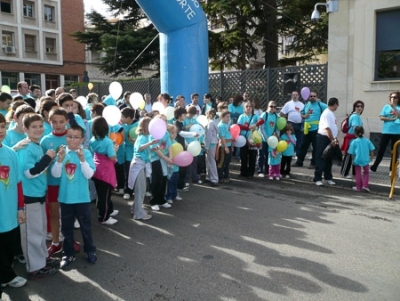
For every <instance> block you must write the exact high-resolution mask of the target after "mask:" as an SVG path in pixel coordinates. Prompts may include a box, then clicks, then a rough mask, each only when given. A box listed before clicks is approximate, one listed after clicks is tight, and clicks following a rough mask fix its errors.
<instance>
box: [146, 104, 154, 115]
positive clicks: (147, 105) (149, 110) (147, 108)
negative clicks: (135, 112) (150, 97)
mask: <svg viewBox="0 0 400 301" xmlns="http://www.w3.org/2000/svg"><path fill="white" fill-rule="evenodd" d="M144 109H145V110H146V112H147V113H150V112H151V111H152V110H153V109H152V104H151V103H146V105H145V106H144Z"/></svg>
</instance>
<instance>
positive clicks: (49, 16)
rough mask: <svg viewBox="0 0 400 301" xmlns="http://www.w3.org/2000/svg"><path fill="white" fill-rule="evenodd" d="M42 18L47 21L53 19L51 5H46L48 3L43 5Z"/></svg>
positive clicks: (52, 20)
mask: <svg viewBox="0 0 400 301" xmlns="http://www.w3.org/2000/svg"><path fill="white" fill-rule="evenodd" d="M44 19H45V20H46V21H49V22H54V21H55V17H54V7H53V6H48V5H45V6H44Z"/></svg>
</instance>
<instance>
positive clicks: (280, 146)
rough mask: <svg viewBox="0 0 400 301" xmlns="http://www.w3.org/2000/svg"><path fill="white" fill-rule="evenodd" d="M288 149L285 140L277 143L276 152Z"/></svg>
mask: <svg viewBox="0 0 400 301" xmlns="http://www.w3.org/2000/svg"><path fill="white" fill-rule="evenodd" d="M287 148H288V143H287V142H286V141H285V140H281V141H279V142H278V145H277V146H276V150H277V151H278V152H280V153H282V152H284V151H285V150H286V149H287Z"/></svg>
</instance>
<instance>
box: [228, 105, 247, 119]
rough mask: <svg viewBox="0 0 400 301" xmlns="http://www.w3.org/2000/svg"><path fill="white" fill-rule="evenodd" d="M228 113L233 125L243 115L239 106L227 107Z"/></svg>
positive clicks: (242, 110)
mask: <svg viewBox="0 0 400 301" xmlns="http://www.w3.org/2000/svg"><path fill="white" fill-rule="evenodd" d="M228 111H229V112H230V113H231V119H232V122H233V123H236V122H237V120H238V118H239V116H240V115H241V114H243V113H244V108H243V106H242V105H241V104H240V105H238V106H234V105H233V104H231V103H230V104H229V105H228Z"/></svg>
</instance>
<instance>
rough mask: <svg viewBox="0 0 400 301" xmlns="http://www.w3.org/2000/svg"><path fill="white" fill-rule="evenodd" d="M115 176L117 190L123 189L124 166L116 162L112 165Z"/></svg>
mask: <svg viewBox="0 0 400 301" xmlns="http://www.w3.org/2000/svg"><path fill="white" fill-rule="evenodd" d="M114 167H115V174H116V175H117V188H118V189H124V187H125V168H124V164H119V163H118V162H116V163H115V164H114Z"/></svg>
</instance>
